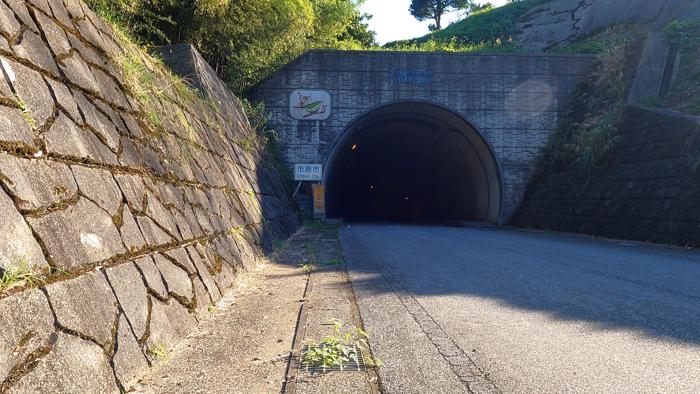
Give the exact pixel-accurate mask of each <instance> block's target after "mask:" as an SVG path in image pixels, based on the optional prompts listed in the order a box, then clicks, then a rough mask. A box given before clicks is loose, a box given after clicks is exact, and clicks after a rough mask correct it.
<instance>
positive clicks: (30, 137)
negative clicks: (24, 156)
mask: <svg viewBox="0 0 700 394" xmlns="http://www.w3.org/2000/svg"><path fill="white" fill-rule="evenodd" d="M0 140H2V141H4V142H9V143H11V144H13V145H20V146H26V147H31V148H34V147H35V146H36V145H35V143H34V133H33V132H32V129H31V128H30V127H29V124H28V123H27V121H26V120H25V119H24V117H23V116H22V111H20V110H19V109H18V108H12V107H5V106H3V105H0Z"/></svg>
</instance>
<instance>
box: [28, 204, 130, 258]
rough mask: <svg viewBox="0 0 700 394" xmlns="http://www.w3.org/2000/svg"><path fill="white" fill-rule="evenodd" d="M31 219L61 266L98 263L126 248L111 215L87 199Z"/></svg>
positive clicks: (52, 255)
mask: <svg viewBox="0 0 700 394" xmlns="http://www.w3.org/2000/svg"><path fill="white" fill-rule="evenodd" d="M28 220H29V223H30V225H31V226H32V228H33V229H34V230H35V231H36V233H37V234H38V235H39V236H40V237H41V239H42V241H43V242H44V244H45V245H46V248H47V250H48V253H50V254H51V257H52V258H53V260H54V262H55V263H56V265H57V266H59V267H62V268H74V267H79V266H81V265H85V264H91V263H97V262H100V261H103V260H106V259H109V258H111V257H114V256H116V255H117V254H121V253H124V252H125V251H126V250H125V249H124V246H123V245H122V242H121V236H120V234H119V231H117V228H116V226H115V225H114V222H113V221H112V217H111V216H110V215H109V214H107V213H106V212H104V211H103V210H101V209H100V208H99V207H98V206H97V205H95V204H94V203H92V202H90V201H88V200H87V199H84V198H81V199H79V200H78V202H77V203H76V204H75V205H72V206H69V207H68V208H66V209H65V210H62V211H56V212H51V213H50V214H48V215H46V216H44V217H40V218H30V219H28Z"/></svg>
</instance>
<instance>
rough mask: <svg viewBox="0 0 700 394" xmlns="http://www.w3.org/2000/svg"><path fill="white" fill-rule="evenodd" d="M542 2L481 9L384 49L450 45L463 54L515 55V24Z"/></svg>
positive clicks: (518, 3)
mask: <svg viewBox="0 0 700 394" xmlns="http://www.w3.org/2000/svg"><path fill="white" fill-rule="evenodd" d="M545 1H546V0H522V1H516V2H512V3H509V4H506V5H504V6H503V7H498V8H485V9H483V10H480V11H476V12H474V13H473V14H472V15H470V16H468V17H467V18H465V19H463V20H461V21H459V22H456V23H453V24H451V25H450V26H447V27H446V28H444V29H442V30H438V31H435V32H433V33H430V34H428V35H426V36H423V37H420V38H416V39H413V40H407V41H396V42H392V43H389V44H387V45H386V46H387V47H388V48H397V49H400V50H401V49H402V48H405V47H406V46H411V45H416V46H417V47H419V48H420V47H422V45H421V44H424V43H429V42H431V41H434V42H437V43H450V42H452V43H453V44H452V45H454V46H455V47H457V48H461V50H460V51H464V52H472V51H475V50H478V51H483V50H490V51H497V52H501V51H504V52H513V51H517V48H518V45H517V42H514V41H513V36H514V35H515V27H516V21H517V20H518V19H519V18H520V17H522V16H523V15H525V14H526V13H527V12H528V11H530V10H531V9H532V8H534V7H535V6H537V5H538V4H541V3H543V2H545ZM431 45H434V44H431Z"/></svg>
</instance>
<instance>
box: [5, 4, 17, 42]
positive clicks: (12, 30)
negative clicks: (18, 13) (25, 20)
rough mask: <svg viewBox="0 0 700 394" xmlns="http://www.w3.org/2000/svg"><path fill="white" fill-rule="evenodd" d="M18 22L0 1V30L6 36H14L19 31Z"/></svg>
mask: <svg viewBox="0 0 700 394" xmlns="http://www.w3.org/2000/svg"><path fill="white" fill-rule="evenodd" d="M19 30H20V24H19V22H17V19H15V15H14V13H13V12H12V10H11V9H10V8H8V7H7V6H6V5H5V3H2V2H0V32H1V33H4V34H5V35H7V36H8V37H14V36H15V35H16V34H17V33H19Z"/></svg>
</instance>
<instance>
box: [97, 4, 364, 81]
mask: <svg viewBox="0 0 700 394" xmlns="http://www.w3.org/2000/svg"><path fill="white" fill-rule="evenodd" d="M87 2H88V4H89V5H90V6H91V7H92V9H93V10H95V11H96V12H98V13H100V14H101V15H103V16H104V17H105V18H107V19H108V20H109V21H111V22H113V23H114V24H116V25H119V26H122V27H123V28H124V29H125V30H126V31H128V32H129V33H130V35H132V36H133V37H134V38H135V39H136V41H138V42H139V43H141V44H143V45H145V46H147V47H150V46H160V45H164V44H170V43H183V42H188V43H191V44H194V45H195V46H196V47H197V48H198V49H199V51H200V52H201V53H202V55H203V56H204V58H205V59H206V60H207V61H208V62H209V64H211V65H212V67H214V69H216V70H217V72H218V73H219V75H220V76H221V77H222V79H224V80H225V81H226V82H227V83H228V84H229V86H230V87H231V88H232V90H233V91H234V92H236V93H238V94H241V93H245V92H246V91H247V89H249V88H250V87H251V86H253V85H254V84H255V83H257V82H258V81H260V80H262V79H264V78H265V77H266V76H268V75H269V74H271V73H272V72H273V71H274V70H276V69H277V68H279V67H280V66H282V65H284V64H286V63H288V62H289V61H291V60H292V59H294V58H295V57H297V56H298V55H299V54H301V53H302V52H303V51H305V50H307V49H311V48H339V49H360V48H364V47H368V46H370V45H372V44H373V43H374V35H373V33H372V32H370V31H369V29H368V28H367V25H366V23H365V21H366V19H367V16H365V15H362V14H360V12H359V10H358V7H359V4H358V2H357V1H356V0H235V1H234V0H198V1H192V0H87Z"/></svg>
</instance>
